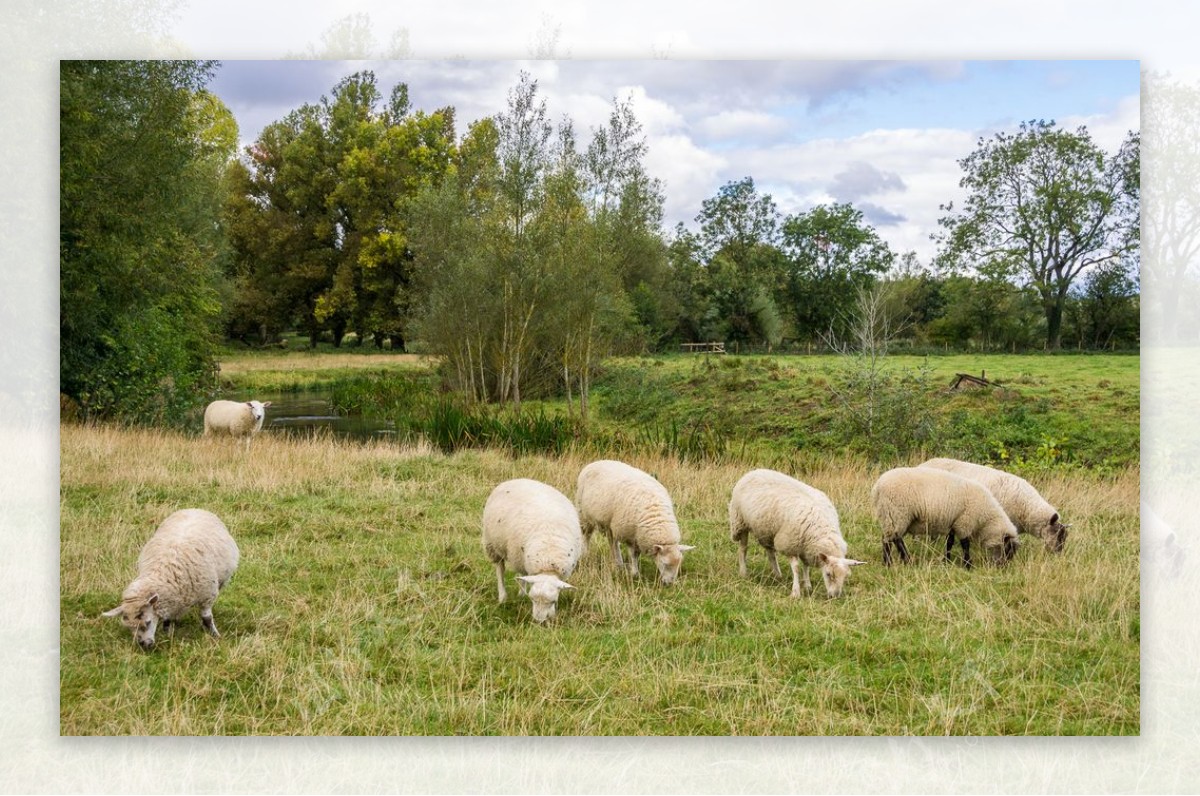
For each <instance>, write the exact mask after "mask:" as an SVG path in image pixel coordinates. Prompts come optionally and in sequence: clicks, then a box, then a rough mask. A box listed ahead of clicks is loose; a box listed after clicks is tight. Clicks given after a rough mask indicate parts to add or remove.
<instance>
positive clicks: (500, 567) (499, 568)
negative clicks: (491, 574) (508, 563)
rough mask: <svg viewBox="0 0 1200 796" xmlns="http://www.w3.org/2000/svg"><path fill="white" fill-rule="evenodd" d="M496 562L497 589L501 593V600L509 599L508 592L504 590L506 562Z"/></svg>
mask: <svg viewBox="0 0 1200 796" xmlns="http://www.w3.org/2000/svg"><path fill="white" fill-rule="evenodd" d="M495 563H496V591H497V593H498V594H499V597H500V602H504V601H505V600H507V599H508V592H507V591H505V590H504V562H503V561H497V562H495Z"/></svg>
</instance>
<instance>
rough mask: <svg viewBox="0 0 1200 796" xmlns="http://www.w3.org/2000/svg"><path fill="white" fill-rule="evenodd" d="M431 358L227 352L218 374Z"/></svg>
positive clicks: (400, 362) (299, 370)
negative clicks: (271, 354)
mask: <svg viewBox="0 0 1200 796" xmlns="http://www.w3.org/2000/svg"><path fill="white" fill-rule="evenodd" d="M431 361H432V359H431V358H430V357H426V356H421V355H419V354H363V355H360V356H355V355H349V354H344V353H337V354H321V353H313V352H307V351H296V352H289V353H286V354H278V355H274V356H263V355H262V354H258V353H254V354H245V355H236V354H232V355H227V356H225V357H223V358H222V359H221V375H223V376H234V375H238V374H243V373H254V372H257V371H264V370H277V371H281V372H285V373H292V372H294V373H310V372H312V371H322V370H342V369H358V368H385V367H389V366H392V367H394V366H405V367H411V366H415V365H427V364H428V363H430V362H431Z"/></svg>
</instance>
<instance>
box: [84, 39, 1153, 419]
mask: <svg viewBox="0 0 1200 796" xmlns="http://www.w3.org/2000/svg"><path fill="white" fill-rule="evenodd" d="M215 68H216V65H215V64H213V63H211V62H64V66H63V71H62V105H61V114H62V130H63V133H62V151H61V155H62V187H63V190H62V230H61V239H62V245H61V251H62V259H61V267H62V311H63V312H62V318H63V320H62V326H61V330H62V347H63V348H62V350H63V352H64V353H63V358H62V370H63V380H62V381H63V392H64V393H65V394H67V395H69V396H71V397H73V398H75V399H76V400H78V401H80V403H81V404H83V405H84V406H85V408H87V409H89V411H93V412H95V413H98V414H111V413H130V412H131V411H138V410H139V409H140V410H141V411H145V409H146V408H147V407H151V408H157V409H160V410H161V409H163V408H164V407H165V406H167V405H168V404H170V403H171V401H172V400H174V397H176V396H183V395H185V394H186V393H187V392H189V391H194V388H196V387H198V386H199V385H201V384H203V383H204V378H205V374H206V373H210V372H211V367H212V358H213V351H214V346H215V344H216V341H217V340H218V338H220V337H221V336H224V337H226V338H228V339H233V340H241V341H243V342H244V343H247V344H251V345H260V344H265V343H270V342H271V341H273V340H275V339H277V338H278V336H279V335H280V334H281V333H283V332H284V331H287V330H293V329H297V330H302V331H303V333H304V334H305V335H306V336H307V337H308V340H309V343H310V345H313V346H315V345H317V343H318V341H320V340H322V339H327V340H329V341H331V342H332V343H333V344H334V345H336V346H340V345H343V344H344V343H345V342H346V341H347V340H350V341H353V343H352V344H355V345H374V346H379V347H383V346H384V345H388V346H390V347H391V348H392V349H393V350H409V349H411V348H413V347H414V346H416V345H419V346H420V350H423V351H426V352H429V353H434V354H437V355H439V356H440V357H441V358H442V361H443V363H444V373H445V378H446V380H447V382H448V384H449V386H450V387H451V388H453V389H454V390H456V391H457V392H459V393H461V394H462V395H464V396H466V397H467V398H469V399H470V400H473V401H499V402H509V403H513V404H515V405H518V406H519V405H520V403H521V401H522V399H523V398H528V397H530V396H539V395H545V394H549V393H556V394H565V395H566V397H567V399H568V404H569V406H570V407H571V411H572V413H578V414H579V416H581V417H584V418H586V416H587V414H588V411H589V406H588V399H589V394H590V386H591V379H592V377H593V375H594V374H595V372H596V369H597V366H598V363H599V362H600V360H601V359H602V358H603V357H604V356H606V355H608V354H609V353H612V352H614V351H627V352H633V351H668V350H676V349H677V347H678V344H679V343H681V342H696V341H709V340H719V341H724V342H726V343H734V344H737V345H739V346H745V347H748V348H751V349H756V348H757V349H766V350H786V349H789V348H792V347H797V346H802V347H805V348H808V349H812V348H813V347H816V348H817V349H820V348H823V347H827V346H829V345H836V344H837V341H839V340H842V339H844V337H845V336H846V335H847V334H848V331H849V330H848V324H849V319H850V317H851V315H852V313H853V309H854V302H855V300H856V296H857V295H859V294H860V293H861V291H862V290H864V289H870V290H878V291H882V292H883V293H884V295H885V299H886V300H885V302H884V306H886V307H888V312H889V313H891V314H892V315H893V316H894V323H893V327H894V328H896V329H899V330H900V331H899V334H900V336H901V337H902V338H906V339H907V340H908V341H909V343H910V344H912V345H915V346H939V347H940V346H949V347H954V348H963V347H973V348H981V349H1000V350H1026V349H1030V348H1051V349H1054V348H1058V347H1060V346H1078V347H1087V348H1092V347H1128V346H1136V345H1137V341H1138V334H1139V332H1138V300H1139V291H1138V284H1137V263H1138V239H1137V209H1138V208H1137V202H1138V193H1137V190H1138V188H1137V186H1138V177H1139V174H1138V140H1137V137H1136V135H1133V134H1131V135H1130V137H1129V138H1128V139H1127V141H1126V142H1125V144H1124V145H1123V146H1122V147H1121V149H1120V150H1119V151H1118V152H1116V153H1112V154H1109V153H1105V152H1103V151H1101V149H1100V148H1099V147H1097V146H1096V145H1095V144H1094V143H1093V142H1092V140H1091V138H1090V136H1089V134H1088V133H1087V131H1086V130H1085V129H1083V128H1080V129H1079V130H1076V131H1066V130H1062V129H1059V128H1058V127H1057V126H1055V125H1054V124H1053V123H1050V122H1031V123H1027V124H1025V125H1022V126H1021V128H1020V130H1019V131H1017V132H1014V133H1000V134H997V135H995V136H993V137H992V138H988V139H980V141H979V143H978V146H977V148H976V149H975V150H974V151H973V152H972V153H971V154H970V155H968V156H967V157H965V158H964V159H963V160H961V161H960V165H961V166H962V169H963V177H962V181H961V185H962V187H963V188H964V189H965V191H966V194H967V199H966V201H965V202H964V203H963V206H962V207H961V208H957V207H953V206H950V205H947V206H944V207H943V208H942V210H943V211H944V216H943V218H942V220H941V228H940V231H939V232H938V233H936V238H937V240H938V256H937V259H936V260H935V261H934V262H930V263H920V262H918V260H917V257H916V255H915V254H914V253H912V252H908V253H903V254H897V253H896V252H893V251H892V250H891V249H890V248H889V246H888V244H887V243H886V242H885V241H884V240H883V239H882V238H881V236H880V235H879V234H878V232H877V231H876V230H875V229H874V228H873V227H872V226H871V225H870V224H869V223H868V222H867V220H866V219H865V217H864V215H863V213H862V211H861V210H859V209H857V208H855V207H854V206H853V205H851V204H844V203H832V204H824V205H819V206H816V207H813V208H811V209H808V210H806V211H803V212H799V213H795V214H791V215H784V214H782V213H781V212H780V211H779V210H778V208H777V206H776V204H775V202H774V199H773V198H772V197H771V196H770V195H769V194H767V193H764V192H762V191H760V190H759V189H758V188H757V186H756V185H755V183H754V180H753V178H752V177H746V178H743V179H741V180H736V181H732V182H730V183H728V184H726V185H724V186H722V187H721V188H720V189H719V190H718V191H717V193H716V195H714V196H713V197H711V198H709V199H707V200H705V201H704V202H703V203H702V205H701V207H700V210H699V212H698V214H697V215H696V217H695V223H694V225H693V227H691V228H689V227H686V226H685V225H682V224H680V225H678V226H677V227H676V228H675V229H674V230H672V231H669V232H668V231H664V230H663V206H664V201H665V186H664V185H663V184H662V182H661V181H660V180H658V179H656V178H655V177H653V176H652V175H651V174H649V173H648V171H647V168H646V156H647V144H646V138H645V135H644V132H643V129H642V125H641V123H640V122H639V120H638V119H637V117H636V114H635V113H634V110H633V108H632V106H631V105H630V103H628V102H622V101H619V100H616V99H614V100H613V102H612V106H611V108H610V113H609V116H608V119H607V122H606V123H605V124H603V125H601V126H600V127H598V128H596V129H593V130H590V131H587V132H586V133H584V132H582V131H577V130H576V129H575V126H574V124H573V122H572V120H571V119H569V118H565V117H564V118H560V119H557V120H556V119H554V118H552V116H551V114H550V110H549V109H548V107H547V103H546V100H545V98H544V97H542V95H541V94H540V92H539V89H538V84H537V82H536V80H534V79H533V78H532V77H530V76H529V75H528V74H522V75H521V77H520V79H519V81H518V82H517V84H516V85H515V86H513V87H512V88H511V90H510V91H509V94H508V98H507V105H506V107H505V108H504V109H503V110H500V111H499V112H497V113H496V114H495V115H494V116H491V117H488V118H485V119H481V120H479V121H476V122H473V123H471V124H470V125H469V126H468V127H467V129H466V130H465V131H463V132H462V134H461V135H460V134H459V131H458V130H457V129H456V118H455V111H454V109H453V108H452V107H444V108H440V109H438V110H434V111H431V112H427V111H422V110H419V109H417V108H415V107H413V105H412V103H411V101H410V98H409V90H408V87H407V86H406V85H405V84H403V83H401V84H399V85H397V86H395V87H394V88H393V89H392V90H391V92H390V93H389V94H388V95H387V96H386V97H385V96H384V94H383V92H382V90H381V89H380V87H379V85H378V83H377V81H376V78H375V75H374V74H373V73H372V72H370V71H362V72H358V73H355V74H353V75H350V76H348V77H346V78H345V79H343V80H341V81H340V82H339V83H338V84H337V85H336V86H334V87H333V89H332V90H331V92H330V93H329V94H328V95H327V96H326V97H323V98H322V99H321V100H320V101H319V102H317V103H312V104H306V105H303V106H301V107H300V108H298V109H296V110H294V111H292V112H290V113H288V114H287V115H286V116H285V117H284V118H283V119H280V120H278V121H276V122H273V123H271V124H269V125H268V126H267V127H265V128H264V129H263V131H262V132H261V134H260V135H259V136H258V138H257V139H256V140H255V141H254V142H253V143H252V144H251V145H249V146H248V147H246V149H245V151H244V152H243V153H241V154H240V156H238V153H237V152H236V140H237V131H236V124H235V123H234V122H233V119H232V115H231V114H230V113H229V111H228V110H227V109H226V108H225V107H224V105H223V104H221V102H220V100H219V99H217V98H216V97H214V96H212V95H211V94H209V93H208V92H207V91H206V90H205V85H206V84H207V81H208V79H209V78H211V75H212V72H213V69H215ZM164 396H166V397H165V398H164Z"/></svg>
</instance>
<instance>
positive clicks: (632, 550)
mask: <svg viewBox="0 0 1200 796" xmlns="http://www.w3.org/2000/svg"><path fill="white" fill-rule="evenodd" d="M629 575H630V577H634V578H636V577H637V576H638V548H637V543H636V542H635V543H634V544H631V545H629Z"/></svg>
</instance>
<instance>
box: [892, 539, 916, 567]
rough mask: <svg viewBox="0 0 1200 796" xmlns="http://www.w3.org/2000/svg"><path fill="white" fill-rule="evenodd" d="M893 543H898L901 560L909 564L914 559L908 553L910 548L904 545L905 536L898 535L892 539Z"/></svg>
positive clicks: (897, 547)
mask: <svg viewBox="0 0 1200 796" xmlns="http://www.w3.org/2000/svg"><path fill="white" fill-rule="evenodd" d="M892 544H894V545H896V549H897V550H899V551H900V560H901V561H902V562H904V563H905V564H907V563H908V562H909V561H911V560H912V556H910V555H909V554H908V548H907V547H905V546H904V537H902V536H901V537H897V538H895V539H893V540H892Z"/></svg>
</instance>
